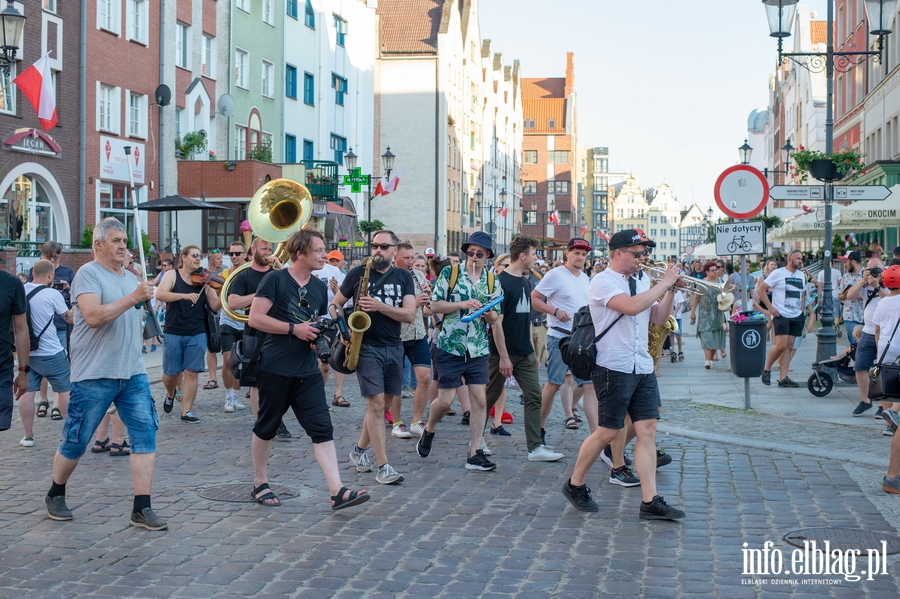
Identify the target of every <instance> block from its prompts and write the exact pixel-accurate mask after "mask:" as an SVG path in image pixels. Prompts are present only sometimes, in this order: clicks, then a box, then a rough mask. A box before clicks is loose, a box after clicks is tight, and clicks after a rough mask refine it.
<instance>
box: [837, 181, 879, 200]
mask: <svg viewBox="0 0 900 599" xmlns="http://www.w3.org/2000/svg"><path fill="white" fill-rule="evenodd" d="M889 195H891V190H890V189H888V188H887V187H885V186H884V185H835V187H834V199H835V200H838V201H842V200H886V199H887V198H888V196H889Z"/></svg>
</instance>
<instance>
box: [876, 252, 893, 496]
mask: <svg viewBox="0 0 900 599" xmlns="http://www.w3.org/2000/svg"><path fill="white" fill-rule="evenodd" d="M881 284H882V285H883V286H884V287H885V288H886V289H889V290H890V294H889V295H888V296H887V297H885V298H882V300H881V301H880V302H879V303H878V307H877V308H876V309H875V315H874V316H873V318H872V321H873V322H874V323H875V340H876V341H877V343H878V359H879V360H880V361H881V363H882V364H890V363H892V362H893V361H894V360H896V359H897V358H898V357H900V338H898V337H897V333H895V332H894V331H895V330H896V329H897V325H898V321H900V265H894V266H889V267H888V268H886V269H885V270H884V272H883V273H882V275H881ZM892 336H893V339H891V337H892ZM885 349H887V352H885ZM882 354H885V355H884V358H883V359H881V356H882ZM898 409H900V402H896V401H895V402H894V403H893V404H892V405H891V407H890V409H888V410H885V411H884V413H883V414H882V417H883V418H884V420H885V422H887V424H888V426H890V427H891V429H893V430H894V432H896V431H897V426H898V424H900V416H898V414H897V412H898ZM881 488H882V490H884V491H885V492H887V493H897V494H900V435H896V434H895V435H894V440H893V441H892V442H891V457H890V461H889V462H888V471H887V476H885V477H884V480H883V481H882V483H881Z"/></svg>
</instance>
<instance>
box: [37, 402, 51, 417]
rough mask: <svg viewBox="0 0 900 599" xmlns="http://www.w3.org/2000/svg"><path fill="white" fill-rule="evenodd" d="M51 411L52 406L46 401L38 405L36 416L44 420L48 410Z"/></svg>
mask: <svg viewBox="0 0 900 599" xmlns="http://www.w3.org/2000/svg"><path fill="white" fill-rule="evenodd" d="M49 409H50V404H49V403H48V402H46V401H42V402H41V403H39V404H38V405H37V413H36V414H35V415H36V416H37V417H38V418H44V417H45V416H46V415H47V410H49Z"/></svg>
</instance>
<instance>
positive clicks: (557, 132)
mask: <svg viewBox="0 0 900 599" xmlns="http://www.w3.org/2000/svg"><path fill="white" fill-rule="evenodd" d="M575 97H576V96H575V54H574V53H573V52H568V53H566V75H565V77H546V78H524V79H522V114H523V118H524V124H525V126H524V129H523V133H524V140H523V150H524V155H523V161H522V209H523V210H524V211H525V213H524V218H523V221H522V232H523V233H525V234H527V235H532V236H534V237H537V238H538V239H542V240H544V241H545V247H548V248H557V249H558V248H560V247H565V244H566V243H567V242H568V240H569V239H570V238H571V237H573V236H574V235H575V232H576V231H578V224H579V223H578V219H577V210H578V204H577V193H576V189H575V188H574V186H575V182H576V177H575V175H574V170H575V168H574V167H575V160H578V159H579V157H578V156H577V148H578V146H577V131H578V128H577V116H576V110H575ZM554 214H555V215H557V216H558V218H559V223H558V225H557V224H555V223H553V222H550V218H551V215H554Z"/></svg>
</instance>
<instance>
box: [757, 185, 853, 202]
mask: <svg viewBox="0 0 900 599" xmlns="http://www.w3.org/2000/svg"><path fill="white" fill-rule="evenodd" d="M835 190H837V187H835ZM769 197H770V198H772V199H773V200H824V199H825V186H824V185H773V186H772V187H770V188H769Z"/></svg>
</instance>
